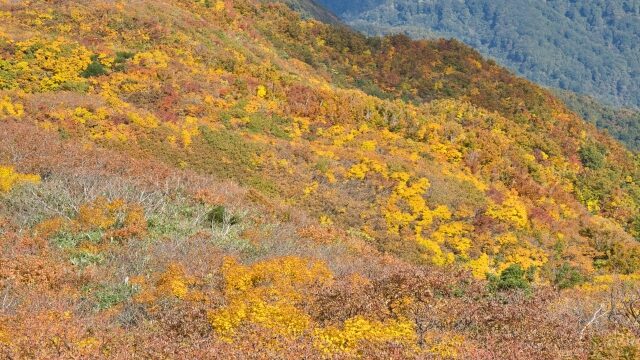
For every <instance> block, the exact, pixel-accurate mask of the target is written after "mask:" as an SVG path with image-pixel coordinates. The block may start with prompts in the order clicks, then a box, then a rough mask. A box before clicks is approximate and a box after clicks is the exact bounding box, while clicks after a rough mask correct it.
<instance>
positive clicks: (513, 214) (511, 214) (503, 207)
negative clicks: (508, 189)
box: [486, 193, 529, 229]
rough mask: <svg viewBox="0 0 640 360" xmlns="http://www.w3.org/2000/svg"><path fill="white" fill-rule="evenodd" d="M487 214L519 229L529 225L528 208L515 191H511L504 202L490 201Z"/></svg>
mask: <svg viewBox="0 0 640 360" xmlns="http://www.w3.org/2000/svg"><path fill="white" fill-rule="evenodd" d="M486 214H487V215H488V216H490V217H492V218H494V219H496V220H500V221H503V222H505V223H508V224H511V225H513V226H515V227H516V228H519V229H524V228H527V227H528V226H529V216H528V213H527V208H526V206H525V205H524V204H523V203H522V202H521V201H520V199H518V196H517V195H516V194H514V193H509V194H508V195H507V198H506V199H505V200H504V201H503V202H502V204H497V203H495V202H490V204H489V207H488V208H487V212H486Z"/></svg>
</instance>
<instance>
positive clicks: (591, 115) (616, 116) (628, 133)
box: [556, 90, 640, 152]
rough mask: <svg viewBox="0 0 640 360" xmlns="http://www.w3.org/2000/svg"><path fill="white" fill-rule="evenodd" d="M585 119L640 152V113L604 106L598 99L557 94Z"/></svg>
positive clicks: (564, 92)
mask: <svg viewBox="0 0 640 360" xmlns="http://www.w3.org/2000/svg"><path fill="white" fill-rule="evenodd" d="M556 94H557V95H558V97H559V98H560V99H562V100H563V101H564V102H565V104H567V106H568V107H569V108H570V109H572V110H574V111H575V112H576V113H577V114H578V115H580V116H581V117H582V118H583V119H585V120H587V121H589V122H591V123H593V124H595V125H596V126H597V127H598V128H600V129H604V130H606V131H607V132H609V133H610V134H611V136H613V137H614V138H616V139H618V140H620V141H621V142H622V143H623V144H625V145H626V146H627V147H628V148H629V149H631V150H633V151H636V152H638V151H640V111H638V110H632V109H628V108H616V107H614V106H608V105H604V104H603V103H602V102H600V101H597V100H596V99H594V98H592V97H590V96H586V95H578V94H576V93H573V92H570V91H561V90H558V91H557V92H556Z"/></svg>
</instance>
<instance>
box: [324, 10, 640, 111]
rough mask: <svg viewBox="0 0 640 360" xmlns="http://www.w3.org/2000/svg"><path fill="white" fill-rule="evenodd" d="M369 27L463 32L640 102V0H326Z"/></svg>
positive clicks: (489, 51) (564, 85) (534, 64)
mask: <svg viewBox="0 0 640 360" xmlns="http://www.w3.org/2000/svg"><path fill="white" fill-rule="evenodd" d="M319 3H321V4H324V5H326V6H327V7H328V8H329V9H331V10H333V11H334V12H335V13H336V14H338V15H340V16H341V17H342V18H343V19H344V20H345V22H347V23H348V24H350V25H352V26H354V27H355V28H357V29H359V30H362V31H365V32H367V33H369V34H387V33H406V34H408V35H410V36H412V37H420V38H422V37H427V38H439V37H444V38H451V37H453V38H456V39H461V40H462V41H464V42H465V43H466V44H468V45H471V46H472V47H474V48H476V49H478V50H480V51H481V52H482V53H483V54H486V55H490V56H492V57H494V58H496V59H498V60H499V61H500V62H501V63H502V64H505V65H506V66H508V67H509V68H511V69H512V70H514V71H516V72H517V73H518V74H521V75H524V76H526V77H527V78H529V79H531V80H533V81H536V82H538V83H541V84H544V85H547V86H550V87H554V88H560V89H565V90H570V91H573V92H577V93H582V94H589V95H592V96H594V97H596V98H598V99H600V100H604V101H606V102H608V103H611V104H614V105H625V106H628V107H638V106H640V95H639V94H640V42H639V41H638V39H640V21H638V19H639V18H640V1H637V0H615V1H611V0H587V1H578V2H576V1H573V0H571V1H569V0H550V1H528V0H515V1H514V0H498V1H496V0H491V1H488V0H467V1H439V0H438V1H411V0H367V1H342V0H319Z"/></svg>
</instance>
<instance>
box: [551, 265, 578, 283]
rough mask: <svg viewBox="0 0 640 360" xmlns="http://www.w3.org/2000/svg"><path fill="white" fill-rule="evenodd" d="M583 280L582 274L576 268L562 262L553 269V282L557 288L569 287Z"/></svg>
mask: <svg viewBox="0 0 640 360" xmlns="http://www.w3.org/2000/svg"><path fill="white" fill-rule="evenodd" d="M584 281H585V278H584V276H583V275H582V273H580V271H578V269H577V268H575V267H573V266H571V265H569V264H567V263H563V264H562V265H561V266H560V267H559V268H557V269H555V270H554V274H553V283H554V285H555V286H556V288H558V289H569V288H572V287H574V286H576V285H579V284H581V283H583V282H584Z"/></svg>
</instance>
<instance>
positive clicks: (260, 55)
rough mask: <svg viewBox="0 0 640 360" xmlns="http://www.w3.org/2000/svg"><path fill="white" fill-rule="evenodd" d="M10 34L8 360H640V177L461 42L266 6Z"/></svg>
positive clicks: (23, 28)
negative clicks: (379, 32) (375, 31)
mask: <svg viewBox="0 0 640 360" xmlns="http://www.w3.org/2000/svg"><path fill="white" fill-rule="evenodd" d="M309 9H311V8H307V11H310V10H309ZM0 21H2V24H3V26H2V27H0V139H2V141H0V358H10V359H13V358H16V359H22V358H38V359H55V358H91V359H94V358H115V359H131V358H142V359H148V358H151V359H156V358H157V359H164V358H193V359H201V358H225V359H226V358H228V359H246V358H256V359H271V358H284V359H289V358H294V359H298V358H299V359H316V358H327V359H330V358H331V359H344V358H347V359H357V358H362V359H407V358H409V359H410V358H415V359H428V358H459V359H497V358H498V359H530V358H539V359H556V358H592V359H611V358H623V357H624V356H626V357H627V358H635V357H637V356H638V355H639V354H640V343H639V342H638V336H639V335H640V322H638V317H637V313H638V311H640V308H639V306H640V305H639V304H640V297H639V295H638V294H639V293H640V284H638V280H639V279H640V273H639V271H640V244H639V243H638V239H640V211H639V209H640V158H639V157H638V155H635V154H633V153H631V152H629V151H628V150H626V149H625V148H624V147H623V146H622V145H620V144H619V143H618V142H617V141H615V140H613V139H612V138H611V137H610V136H608V135H606V134H604V133H602V132H599V131H598V130H597V129H596V128H595V126H593V125H591V124H588V123H586V122H585V121H584V120H583V119H581V118H580V117H578V116H577V115H575V114H574V113H573V112H571V111H569V110H567V108H566V107H565V106H564V105H563V103H562V102H561V101H560V100H558V99H557V98H556V97H555V96H554V95H553V94H552V93H550V92H549V91H547V90H545V89H543V88H541V87H538V86H536V85H534V84H532V83H531V82H529V81H527V80H524V79H521V78H518V77H515V76H514V75H512V73H511V72H509V71H507V70H505V69H503V68H502V67H500V66H498V65H496V64H495V63H494V62H493V61H487V60H485V59H483V58H482V57H481V56H480V55H479V54H478V53H477V52H475V51H474V50H472V49H470V48H469V47H467V46H465V45H463V44H462V43H460V42H457V41H453V40H438V41H412V40H411V39H410V38H408V37H407V36H391V37H384V38H369V37H366V36H364V35H361V34H359V33H357V32H355V31H352V30H350V29H348V28H346V27H344V26H341V25H338V26H336V25H330V24H326V23H322V22H320V21H317V20H313V19H309V18H305V17H301V16H300V14H298V13H296V12H294V11H292V10H291V9H290V8H289V7H288V6H287V5H285V4H284V3H281V2H274V1H260V0H224V1H223V0H217V1H213V0H211V1H210V0H204V1H200V0H198V1H193V0H139V1H102V0H87V1H82V2H78V1H69V0H61V1H55V2H51V1H45V0H38V1H31V2H28V3H26V2H25V3H21V2H14V1H0Z"/></svg>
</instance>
